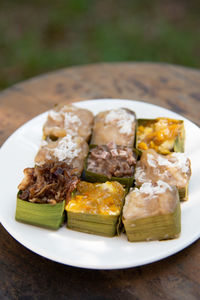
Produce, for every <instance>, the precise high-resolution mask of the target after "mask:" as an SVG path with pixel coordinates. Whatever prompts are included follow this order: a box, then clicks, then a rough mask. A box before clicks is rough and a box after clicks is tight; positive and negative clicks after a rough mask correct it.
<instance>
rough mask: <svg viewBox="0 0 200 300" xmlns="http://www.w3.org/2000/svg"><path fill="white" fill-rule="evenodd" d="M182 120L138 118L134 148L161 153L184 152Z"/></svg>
mask: <svg viewBox="0 0 200 300" xmlns="http://www.w3.org/2000/svg"><path fill="white" fill-rule="evenodd" d="M184 141H185V130H184V122H183V121H181V120H174V119H169V118H157V119H153V120H150V119H138V127H137V136H136V148H137V149H138V150H139V151H141V152H142V151H144V150H147V149H154V150H156V151H157V152H158V153H161V154H169V153H171V152H184Z"/></svg>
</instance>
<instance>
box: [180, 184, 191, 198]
mask: <svg viewBox="0 0 200 300" xmlns="http://www.w3.org/2000/svg"><path fill="white" fill-rule="evenodd" d="M188 186H189V183H188V184H187V185H186V186H185V187H183V188H179V189H178V193H179V198H180V201H187V200H188Z"/></svg>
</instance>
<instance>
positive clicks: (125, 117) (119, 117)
mask: <svg viewBox="0 0 200 300" xmlns="http://www.w3.org/2000/svg"><path fill="white" fill-rule="evenodd" d="M134 120H135V117H134V115H132V114H131V113H128V112H127V111H126V110H125V109H123V108H120V109H113V110H111V111H110V112H109V113H108V114H107V116H106V119H105V123H106V124H108V123H111V122H113V121H117V126H118V127H119V128H120V130H119V132H120V133H122V134H123V133H124V134H130V133H131V132H132V124H133V122H134Z"/></svg>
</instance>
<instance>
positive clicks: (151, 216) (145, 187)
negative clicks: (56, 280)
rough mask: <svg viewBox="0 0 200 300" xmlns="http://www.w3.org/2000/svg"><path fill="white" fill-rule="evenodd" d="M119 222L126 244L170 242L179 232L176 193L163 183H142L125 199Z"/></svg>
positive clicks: (174, 188) (178, 210) (178, 205)
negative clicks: (167, 240)
mask: <svg viewBox="0 0 200 300" xmlns="http://www.w3.org/2000/svg"><path fill="white" fill-rule="evenodd" d="M122 221H123V224H124V227H125V231H126V234H127V237H128V240H129V241H130V242H138V241H150V240H163V239H171V238H176V237H178V236H179V234H180V231H181V209H180V201H179V195H178V190H177V188H176V187H172V186H170V185H168V184H167V183H166V182H163V181H161V180H158V182H157V183H151V182H145V183H143V184H142V186H141V187H140V189H138V188H135V189H131V190H130V192H129V194H128V195H127V196H126V198H125V205H124V207H123V216H122Z"/></svg>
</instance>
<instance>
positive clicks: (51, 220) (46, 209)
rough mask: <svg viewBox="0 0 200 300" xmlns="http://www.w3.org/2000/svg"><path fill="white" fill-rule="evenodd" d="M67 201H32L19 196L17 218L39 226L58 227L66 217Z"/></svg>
mask: <svg viewBox="0 0 200 300" xmlns="http://www.w3.org/2000/svg"><path fill="white" fill-rule="evenodd" d="M64 208H65V201H62V202H60V203H57V204H56V205H51V204H40V203H31V202H28V201H24V200H21V199H20V198H19V197H17V207H16V214H15V219H16V220H17V221H19V222H22V223H27V224H31V225H35V226H39V227H44V228H49V229H54V230H56V229H58V228H59V227H60V226H61V225H62V223H63V222H64V219H65V211H64Z"/></svg>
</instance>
